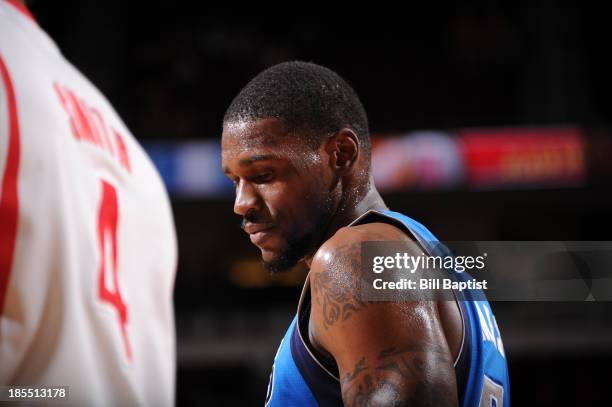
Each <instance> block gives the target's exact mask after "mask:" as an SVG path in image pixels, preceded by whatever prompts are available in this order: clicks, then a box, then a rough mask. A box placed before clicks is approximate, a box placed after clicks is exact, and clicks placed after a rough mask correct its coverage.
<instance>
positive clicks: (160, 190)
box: [0, 0, 177, 406]
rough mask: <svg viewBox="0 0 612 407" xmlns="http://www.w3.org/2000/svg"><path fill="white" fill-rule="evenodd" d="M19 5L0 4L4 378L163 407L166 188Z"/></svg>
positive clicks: (169, 356)
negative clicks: (64, 386)
mask: <svg viewBox="0 0 612 407" xmlns="http://www.w3.org/2000/svg"><path fill="white" fill-rule="evenodd" d="M19 8H20V7H19V5H16V4H15V2H14V1H10V2H9V1H3V0H0V386H1V385H34V384H35V385H67V386H70V390H69V394H70V401H71V402H73V403H74V404H76V405H160V406H161V405H163V406H165V405H171V404H173V402H174V380H175V359H176V358H175V337H174V316H173V308H172V290H173V285H174V275H175V268H176V256H177V254H176V237H175V232H174V224H173V219H172V213H171V209H170V204H169V200H168V198H167V194H166V192H165V189H164V186H163V184H162V181H161V179H160V177H159V175H158V173H157V172H156V170H155V168H154V166H153V164H152V163H151V161H150V160H149V158H148V157H147V156H146V154H145V153H144V151H143V149H142V148H141V147H140V145H139V144H138V143H137V142H136V140H135V139H134V138H133V136H132V135H131V133H130V132H129V130H128V129H127V128H126V126H125V125H124V123H123V122H122V120H121V119H120V118H119V116H118V115H117V113H116V112H115V111H114V109H113V108H112V106H111V105H110V103H109V102H108V101H107V100H106V99H105V97H104V96H103V95H102V94H101V93H100V92H99V91H98V90H97V89H96V88H95V87H94V86H93V85H92V84H91V83H90V82H89V81H88V80H87V79H86V78H85V77H84V76H83V75H82V74H81V73H80V72H79V71H78V70H77V69H75V68H74V67H73V66H72V65H71V64H70V63H69V62H68V61H66V59H64V57H63V56H62V55H61V53H60V51H59V50H58V48H57V47H56V45H55V43H54V42H53V41H52V40H51V39H50V38H49V37H48V36H47V35H46V34H45V33H44V31H43V30H42V29H41V28H40V27H39V26H38V25H37V23H36V22H35V20H34V19H33V18H32V17H31V16H29V15H28V13H27V10H24V9H21V10H20V9H19ZM92 46H95V44H92Z"/></svg>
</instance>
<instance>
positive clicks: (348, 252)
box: [312, 222, 412, 268]
mask: <svg viewBox="0 0 612 407" xmlns="http://www.w3.org/2000/svg"><path fill="white" fill-rule="evenodd" d="M371 241H379V242H380V241H382V242H384V241H389V242H391V241H395V242H397V241H405V242H411V241H412V240H411V238H410V237H409V236H408V235H407V234H406V233H405V232H403V231H402V230H400V229H398V228H397V227H396V226H393V225H391V224H388V223H383V222H372V223H366V224H361V225H354V226H345V227H342V228H340V229H338V231H336V233H335V234H334V235H333V236H332V237H331V238H329V239H328V240H327V241H325V242H324V243H323V244H322V245H321V246H320V247H319V249H318V250H317V252H316V253H315V256H314V258H313V262H312V268H314V267H317V266H322V267H325V266H330V265H332V264H330V263H335V264H337V263H342V262H346V260H347V258H348V259H350V258H351V257H354V256H360V255H361V245H362V243H363V242H371Z"/></svg>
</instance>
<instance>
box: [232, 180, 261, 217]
mask: <svg viewBox="0 0 612 407" xmlns="http://www.w3.org/2000/svg"><path fill="white" fill-rule="evenodd" d="M258 203H259V195H258V194H257V192H256V191H255V188H254V187H253V185H252V184H250V183H248V182H240V183H239V184H238V187H237V188H236V200H235V201H234V213H235V214H236V215H240V216H244V215H245V214H246V213H247V212H248V211H250V210H257V209H259V208H258Z"/></svg>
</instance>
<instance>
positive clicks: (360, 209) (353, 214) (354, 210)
mask: <svg viewBox="0 0 612 407" xmlns="http://www.w3.org/2000/svg"><path fill="white" fill-rule="evenodd" d="M371 209H376V210H383V209H388V208H387V205H386V204H385V202H384V201H383V199H382V197H381V196H380V194H379V193H378V191H377V190H376V187H374V182H373V180H370V188H369V190H368V192H367V193H366V195H365V196H364V197H363V198H362V199H361V200H360V201H358V202H357V203H353V204H349V205H348V206H347V207H346V209H345V210H342V211H340V213H337V214H336V216H335V217H334V218H333V219H332V220H331V222H330V224H329V226H328V227H327V230H326V231H325V235H324V236H323V239H322V240H321V243H324V242H326V241H327V240H328V239H330V238H331V237H332V236H333V235H334V234H335V233H336V232H337V231H338V229H340V228H343V227H345V226H347V225H349V224H350V223H351V222H353V221H354V220H355V219H357V218H358V217H359V216H361V215H363V214H364V213H366V212H367V211H369V210H371ZM317 249H318V248H317ZM315 253H316V250H314V252H313V253H311V254H310V255H308V256H307V257H306V258H305V259H304V261H305V262H306V265H307V266H308V267H310V263H311V262H312V258H313V257H314V255H315Z"/></svg>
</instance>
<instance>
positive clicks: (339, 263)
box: [312, 243, 368, 329]
mask: <svg viewBox="0 0 612 407" xmlns="http://www.w3.org/2000/svg"><path fill="white" fill-rule="evenodd" d="M347 266H348V267H349V269H350V270H348V271H347V270H345V268H346V267H347ZM360 276H361V244H360V243H353V244H350V245H345V246H341V247H340V248H339V249H338V250H337V251H336V252H335V253H334V260H333V264H331V265H330V266H329V267H327V268H326V269H325V270H322V271H320V272H318V273H316V274H314V275H313V278H312V288H313V290H314V293H315V296H316V301H317V304H319V306H320V307H321V310H322V313H323V326H324V327H325V329H327V328H329V327H330V326H332V325H334V324H335V323H336V322H337V321H338V320H340V321H346V320H347V319H349V318H350V317H351V316H352V315H353V314H355V313H357V312H359V311H361V310H362V309H364V308H366V307H367V305H368V304H367V302H364V301H361V300H360V299H359V296H358V293H359V290H360V283H361V277H360Z"/></svg>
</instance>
